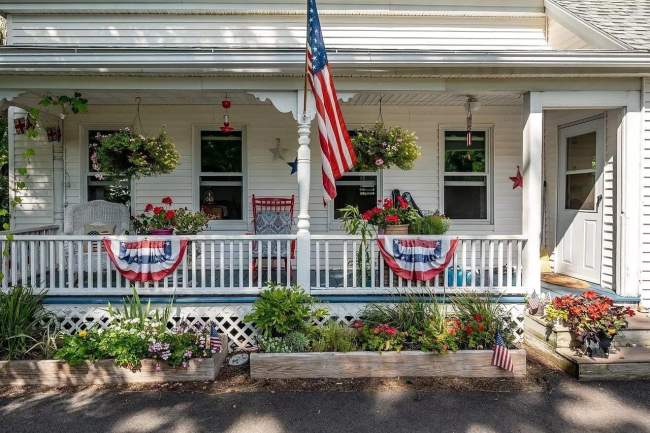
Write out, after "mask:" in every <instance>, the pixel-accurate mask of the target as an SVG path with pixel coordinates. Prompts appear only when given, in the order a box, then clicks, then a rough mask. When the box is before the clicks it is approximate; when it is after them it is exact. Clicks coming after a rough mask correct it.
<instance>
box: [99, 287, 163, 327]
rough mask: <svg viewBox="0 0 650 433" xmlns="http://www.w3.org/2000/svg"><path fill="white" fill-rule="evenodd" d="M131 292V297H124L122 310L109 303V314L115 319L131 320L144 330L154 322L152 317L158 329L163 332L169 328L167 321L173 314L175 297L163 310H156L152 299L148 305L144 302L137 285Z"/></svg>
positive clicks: (118, 320) (131, 322)
mask: <svg viewBox="0 0 650 433" xmlns="http://www.w3.org/2000/svg"><path fill="white" fill-rule="evenodd" d="M131 293H132V294H131V297H126V298H124V300H123V304H122V310H121V311H120V310H116V309H114V308H113V306H112V305H111V304H110V303H109V304H108V314H109V316H110V317H112V319H113V321H115V322H120V321H121V322H129V323H130V324H132V325H135V326H134V328H135V329H137V330H144V329H145V328H146V327H147V326H148V325H149V324H151V323H152V322H151V321H150V319H153V322H155V323H158V325H159V329H158V331H160V332H162V331H164V330H165V329H167V322H169V319H170V317H171V315H172V308H173V305H174V301H173V299H172V300H171V301H170V303H169V305H167V306H165V308H163V309H162V310H159V309H155V310H154V309H152V308H151V300H149V302H147V304H146V305H145V304H143V303H142V300H141V299H140V295H138V291H137V290H136V289H135V287H132V288H131Z"/></svg>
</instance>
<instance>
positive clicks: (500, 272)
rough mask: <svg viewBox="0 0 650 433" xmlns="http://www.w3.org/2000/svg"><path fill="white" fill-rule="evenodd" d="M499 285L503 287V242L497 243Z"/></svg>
mask: <svg viewBox="0 0 650 433" xmlns="http://www.w3.org/2000/svg"><path fill="white" fill-rule="evenodd" d="M497 252H498V253H497V257H498V259H497V263H498V264H497V268H498V271H497V272H498V274H497V276H498V277H497V284H498V286H499V287H503V241H497Z"/></svg>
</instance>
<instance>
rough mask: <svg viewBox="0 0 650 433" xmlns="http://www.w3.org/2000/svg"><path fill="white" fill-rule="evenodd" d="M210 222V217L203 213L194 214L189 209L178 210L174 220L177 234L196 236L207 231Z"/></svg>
mask: <svg viewBox="0 0 650 433" xmlns="http://www.w3.org/2000/svg"><path fill="white" fill-rule="evenodd" d="M209 220H210V219H209V217H208V216H207V215H206V214H205V213H203V212H200V211H199V212H193V211H191V210H188V209H187V208H180V209H176V217H175V218H174V227H175V228H176V234H179V235H195V234H197V233H199V232H201V231H203V230H205V228H206V227H207V225H208V221H209Z"/></svg>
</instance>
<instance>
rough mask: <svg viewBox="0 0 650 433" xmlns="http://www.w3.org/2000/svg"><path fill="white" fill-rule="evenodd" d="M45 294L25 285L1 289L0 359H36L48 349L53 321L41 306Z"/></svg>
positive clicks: (50, 343) (50, 342)
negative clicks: (3, 290) (6, 289)
mask: <svg viewBox="0 0 650 433" xmlns="http://www.w3.org/2000/svg"><path fill="white" fill-rule="evenodd" d="M44 296H45V293H44V292H34V291H33V290H32V289H30V288H26V287H13V288H11V289H9V291H8V292H6V293H5V292H2V291H0V359H9V360H12V359H23V358H27V357H31V358H36V357H38V356H40V355H43V354H47V353H48V352H49V350H50V348H51V345H52V339H51V338H50V336H51V334H52V331H53V327H54V323H53V321H52V318H53V317H52V315H51V314H50V312H48V311H47V310H46V309H45V307H43V302H42V301H43V297H44Z"/></svg>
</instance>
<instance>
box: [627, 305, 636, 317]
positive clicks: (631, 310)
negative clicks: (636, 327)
mask: <svg viewBox="0 0 650 433" xmlns="http://www.w3.org/2000/svg"><path fill="white" fill-rule="evenodd" d="M625 314H627V315H628V316H629V317H632V316H634V314H635V313H634V310H633V309H631V308H630V307H627V308H625Z"/></svg>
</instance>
